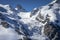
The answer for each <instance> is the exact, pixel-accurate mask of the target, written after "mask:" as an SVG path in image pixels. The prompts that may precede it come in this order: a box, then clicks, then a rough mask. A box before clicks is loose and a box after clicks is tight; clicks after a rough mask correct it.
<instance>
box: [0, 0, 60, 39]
mask: <svg viewBox="0 0 60 40" xmlns="http://www.w3.org/2000/svg"><path fill="white" fill-rule="evenodd" d="M0 26H1V27H0V30H1V31H0V35H1V36H0V39H1V40H60V39H59V37H60V35H59V34H60V0H54V1H53V2H51V3H49V4H48V5H46V6H42V7H40V8H35V9H34V10H33V11H32V12H22V11H20V10H18V9H17V8H15V10H14V9H12V8H11V7H10V6H9V5H2V4H0ZM8 38H9V39H8Z"/></svg>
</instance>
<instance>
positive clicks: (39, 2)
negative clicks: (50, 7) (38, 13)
mask: <svg viewBox="0 0 60 40" xmlns="http://www.w3.org/2000/svg"><path fill="white" fill-rule="evenodd" d="M51 1H52V0H0V4H10V5H11V6H12V7H13V8H14V7H16V5H17V4H20V5H22V7H23V8H25V9H26V10H27V11H31V10H32V9H34V8H36V7H40V6H43V5H46V4H48V3H50V2H51Z"/></svg>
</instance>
